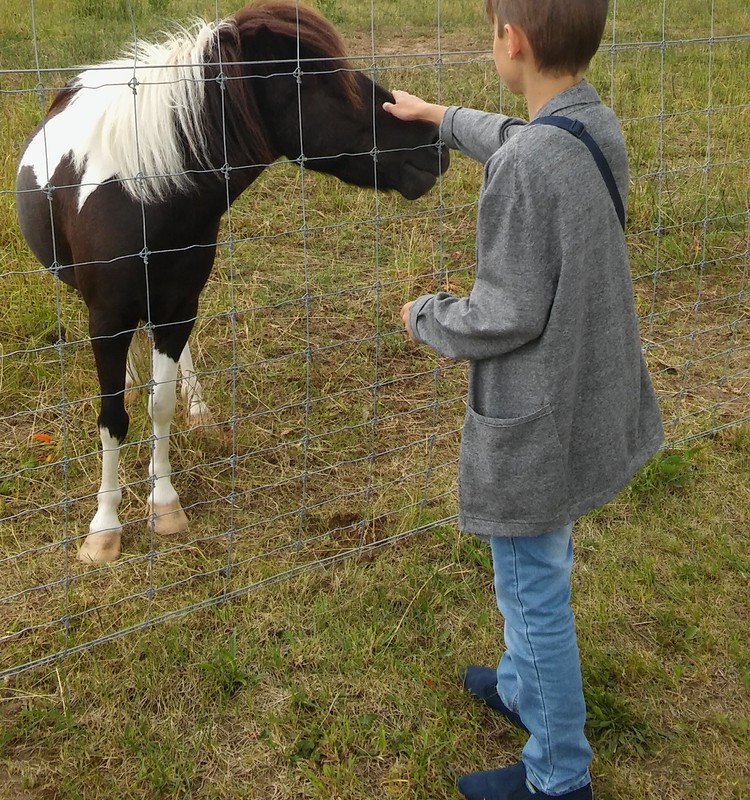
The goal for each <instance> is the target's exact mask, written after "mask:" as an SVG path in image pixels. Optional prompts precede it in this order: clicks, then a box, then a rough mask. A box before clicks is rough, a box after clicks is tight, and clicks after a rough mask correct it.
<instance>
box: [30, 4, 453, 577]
mask: <svg viewBox="0 0 750 800" xmlns="http://www.w3.org/2000/svg"><path fill="white" fill-rule="evenodd" d="M392 99H393V98H392V95H391V94H390V93H389V92H388V91H387V90H385V89H384V88H382V87H381V86H379V85H378V84H374V83H373V82H372V81H371V80H370V79H369V78H367V77H366V76H365V75H364V74H362V73H360V72H356V71H353V70H352V69H351V66H350V64H349V62H347V60H346V57H345V55H344V50H343V46H342V44H341V40H340V38H339V36H338V34H337V33H336V31H335V30H334V28H333V27H332V26H331V25H330V23H329V22H328V21H327V20H325V19H324V18H323V17H322V16H321V15H320V14H318V13H317V12H314V11H312V10H310V9H307V8H304V7H302V6H299V5H297V4H296V3H287V2H268V3H261V4H259V5H253V6H248V7H247V8H244V9H242V10H241V11H239V12H238V13H237V14H235V15H234V17H231V18H228V19H226V20H223V21H222V22H219V23H218V24H209V23H205V22H199V23H196V25H195V26H194V27H193V28H192V29H191V30H189V31H186V30H182V31H181V32H179V33H177V34H175V35H173V36H172V37H171V38H169V39H168V40H167V41H165V42H164V43H162V44H144V43H138V44H137V45H136V46H135V47H134V49H133V51H132V52H130V53H129V54H127V55H126V56H125V57H123V58H122V59H119V60H116V61H111V62H109V63H106V64H102V65H99V66H97V67H90V68H87V69H85V70H84V71H83V72H81V73H80V74H79V75H78V76H77V77H76V78H74V79H73V80H72V81H70V83H69V84H68V85H67V86H66V87H65V88H64V89H62V90H61V91H60V92H59V93H58V94H57V96H56V97H55V99H54V100H53V102H52V105H51V107H50V109H49V112H48V114H47V117H46V119H45V121H44V123H43V124H42V125H41V126H40V127H39V128H38V129H37V130H36V131H35V132H34V134H33V135H32V137H31V139H30V140H29V142H28V145H27V146H26V149H25V151H24V153H23V155H22V157H21V161H20V165H19V169H18V176H17V188H18V216H19V221H20V226H21V230H22V231H23V234H24V236H25V238H26V240H27V242H28V244H29V247H30V248H31V249H32V251H33V252H34V254H35V255H36V256H37V258H38V259H39V260H40V261H41V262H42V263H43V264H45V265H46V266H47V267H50V268H51V269H52V270H53V272H54V273H55V275H56V276H57V277H59V278H60V279H61V280H63V281H64V282H65V283H68V284H70V285H71V286H73V287H75V288H76V289H78V291H79V292H80V293H81V295H82V296H83V299H84V300H85V301H86V305H87V306H88V311H89V333H90V336H91V344H92V347H93V351H94V357H95V360H96V368H97V373H98V376H99V384H100V388H101V411H100V414H99V418H98V424H99V432H100V436H101V442H102V479H101V486H100V489H99V492H98V495H97V511H96V514H95V516H94V518H93V519H92V520H91V523H90V525H89V534H88V536H87V537H86V539H85V541H84V543H83V545H82V546H81V548H80V550H79V558H80V559H81V560H82V561H84V562H103V561H111V560H114V559H116V558H117V557H118V556H119V554H120V538H121V532H122V527H121V524H120V520H119V517H118V507H119V504H120V501H121V499H122V492H121V487H120V483H119V479H118V461H119V447H120V445H121V443H122V442H123V440H124V439H125V436H126V434H127V431H128V423H129V418H128V414H127V412H126V410H125V403H124V389H125V382H126V362H127V357H128V349H129V347H130V344H131V340H132V337H133V332H134V330H135V329H136V328H138V326H139V324H140V323H141V322H148V323H150V324H151V326H153V328H152V330H153V354H152V365H153V366H152V369H153V375H152V378H153V383H152V389H151V392H150V397H149V413H150V415H151V419H152V424H153V433H154V439H155V444H154V446H153V452H152V458H151V463H150V466H149V474H150V477H151V481H152V487H153V488H152V491H151V495H150V498H149V513H150V515H151V517H150V519H151V520H152V522H153V525H154V529H155V531H156V533H158V534H175V533H179V532H181V531H184V530H185V529H186V527H187V518H186V516H185V513H184V511H183V509H182V506H181V505H180V500H179V497H178V495H177V492H176V491H175V489H174V487H173V486H172V481H171V465H170V462H169V432H170V426H171V423H172V416H173V414H174V410H175V400H176V397H175V395H176V381H177V377H178V365H179V367H181V368H182V379H183V388H184V389H185V388H186V389H187V395H188V404H189V407H190V409H191V411H192V413H193V414H195V415H198V416H200V415H201V414H202V413H204V411H205V407H204V405H203V400H202V397H201V391H200V385H199V383H198V381H197V379H196V377H195V375H194V371H193V365H192V361H191V358H190V351H189V348H188V346H187V341H188V336H189V335H190V332H191V329H192V327H193V323H194V321H195V317H196V312H197V308H198V297H199V295H200V293H201V290H202V289H203V287H204V285H205V283H206V281H207V279H208V276H209V273H210V271H211V267H212V265H213V262H214V257H215V250H216V237H217V233H218V228H219V221H220V219H221V216H222V214H223V212H224V211H226V209H227V207H228V205H229V204H230V203H231V202H232V201H234V200H235V199H236V198H237V197H238V196H239V195H240V194H241V193H242V192H243V191H244V190H245V189H247V188H248V186H250V184H251V183H252V182H253V181H254V180H255V179H256V178H257V177H258V175H260V173H261V172H262V171H263V169H264V168H265V167H266V166H267V165H268V164H270V163H271V162H273V161H274V160H275V159H277V158H279V157H281V156H286V157H287V158H288V159H292V160H297V161H298V163H304V165H305V167H306V168H307V169H313V170H318V171H321V172H327V173H330V174H332V175H335V176H337V177H338V178H340V179H341V180H343V181H346V182H348V183H352V184H356V185H359V186H375V187H377V188H378V189H395V190H397V191H398V192H400V193H401V194H402V195H403V196H404V197H406V198H408V199H415V198H417V197H420V196H421V195H422V194H424V193H425V192H426V191H428V190H429V189H430V188H431V187H432V186H433V184H434V183H435V180H436V177H437V176H438V175H439V174H440V173H441V172H443V171H444V170H445V169H446V168H447V166H448V156H447V152H446V151H445V148H442V147H440V146H439V143H438V131H437V129H436V128H435V127H434V126H432V125H429V124H427V123H422V122H403V121H401V120H398V119H396V118H395V117H393V116H391V115H390V114H388V113H387V112H385V111H383V109H382V104H383V102H385V101H391V100H392Z"/></svg>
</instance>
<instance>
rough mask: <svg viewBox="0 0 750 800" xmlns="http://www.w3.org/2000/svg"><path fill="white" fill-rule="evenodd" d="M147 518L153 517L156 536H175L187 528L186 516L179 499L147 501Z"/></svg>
mask: <svg viewBox="0 0 750 800" xmlns="http://www.w3.org/2000/svg"><path fill="white" fill-rule="evenodd" d="M148 513H149V519H151V518H152V517H153V520H154V533H155V534H157V536H176V535H177V534H178V533H184V532H185V531H186V530H187V529H188V518H187V516H186V515H185V512H184V511H183V510H182V506H181V505H180V501H179V500H174V501H172V502H171V503H152V502H151V501H150V500H149V503H148Z"/></svg>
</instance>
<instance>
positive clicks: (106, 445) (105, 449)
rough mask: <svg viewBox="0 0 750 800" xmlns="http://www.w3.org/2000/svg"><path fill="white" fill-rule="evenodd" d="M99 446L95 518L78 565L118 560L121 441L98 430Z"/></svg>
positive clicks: (102, 428)
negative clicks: (81, 562) (98, 482)
mask: <svg viewBox="0 0 750 800" xmlns="http://www.w3.org/2000/svg"><path fill="white" fill-rule="evenodd" d="M99 436H100V438H101V442H102V482H101V484H100V486H99V492H98V493H97V496H96V503H97V507H96V514H94V518H93V519H92V520H91V522H90V523H89V535H88V536H87V537H86V539H85V540H84V542H83V544H82V545H81V549H80V550H79V551H78V558H79V560H80V561H83V562H84V563H86V564H88V563H91V562H94V563H99V562H103V561H115V560H116V559H117V558H119V557H120V539H121V537H122V525H121V524H120V519H119V517H118V516H117V509H118V508H119V507H120V502H121V501H122V490H121V488H120V480H119V478H118V475H117V470H118V466H119V462H120V441H119V440H118V439H117V437H115V436H113V435H112V434H111V433H110V432H109V430H108V429H107V428H106V427H102V426H100V427H99Z"/></svg>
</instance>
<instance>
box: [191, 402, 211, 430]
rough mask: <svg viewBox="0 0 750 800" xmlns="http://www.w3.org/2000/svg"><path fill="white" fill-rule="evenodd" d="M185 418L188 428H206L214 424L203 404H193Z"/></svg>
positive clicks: (206, 407)
mask: <svg viewBox="0 0 750 800" xmlns="http://www.w3.org/2000/svg"><path fill="white" fill-rule="evenodd" d="M186 416H187V424H188V426H189V427H190V428H207V427H209V426H210V425H213V424H214V418H213V417H212V416H211V412H210V411H209V410H208V406H207V405H206V404H205V403H193V405H192V406H190V410H189V411H188V412H187V415H186Z"/></svg>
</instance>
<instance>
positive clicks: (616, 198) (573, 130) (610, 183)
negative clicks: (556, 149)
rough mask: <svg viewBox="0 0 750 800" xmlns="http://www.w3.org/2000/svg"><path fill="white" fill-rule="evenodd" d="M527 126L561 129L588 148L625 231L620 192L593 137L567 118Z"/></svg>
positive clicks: (579, 124) (578, 123)
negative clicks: (546, 126)
mask: <svg viewBox="0 0 750 800" xmlns="http://www.w3.org/2000/svg"><path fill="white" fill-rule="evenodd" d="M529 124H530V125H553V126H554V127H555V128H562V130H564V131H567V132H568V133H570V134H572V135H573V136H575V137H576V138H577V139H580V140H581V141H582V142H583V143H584V144H585V145H586V147H588V149H589V151H590V152H591V155H592V156H593V157H594V161H595V162H596V166H597V167H598V168H599V172H600V173H601V175H602V178H603V179H604V183H605V184H606V185H607V189H609V194H610V196H611V198H612V202H613V203H614V206H615V211H616V212H617V217H618V219H619V220H620V225H622V229H623V230H625V209H624V207H623V205H622V197H620V191H619V189H618V188H617V183H616V182H615V176H614V175H613V174H612V170H611V169H610V167H609V162H608V161H607V159H606V157H605V155H604V153H602V151H601V148H600V147H599V145H598V144H597V143H596V140H595V139H594V137H593V136H592V135H591V134H590V133H589V132H588V131H587V130H586V128H585V127H584V124H583V123H582V122H581V121H580V120H578V119H570V118H569V117H562V116H557V115H555V116H551V117H537V118H536V119H533V120H532V121H531V122H530V123H529Z"/></svg>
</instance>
